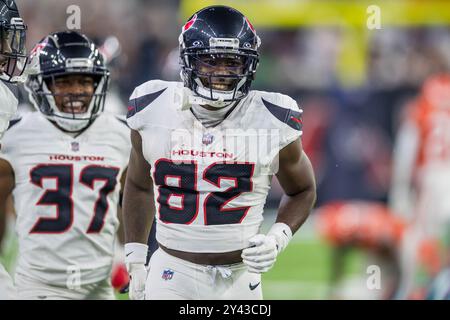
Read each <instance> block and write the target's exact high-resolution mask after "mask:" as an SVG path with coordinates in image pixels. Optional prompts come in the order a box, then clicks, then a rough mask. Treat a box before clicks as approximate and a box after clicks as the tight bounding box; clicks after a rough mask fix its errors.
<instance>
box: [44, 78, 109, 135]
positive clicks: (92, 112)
mask: <svg viewBox="0 0 450 320" xmlns="http://www.w3.org/2000/svg"><path fill="white" fill-rule="evenodd" d="M51 79H52V80H47V81H44V84H43V91H44V92H45V94H44V95H45V96H46V99H47V102H48V107H49V108H50V110H49V112H48V115H49V116H50V119H51V120H52V121H54V122H55V123H56V124H57V125H58V126H59V127H60V128H62V129H63V130H65V131H67V132H79V131H81V130H83V129H85V128H87V127H88V126H89V125H90V124H91V123H92V122H93V121H94V119H95V118H96V117H97V116H98V115H99V114H100V113H101V112H102V111H103V108H104V105H103V102H104V96H105V90H106V85H105V81H107V79H106V78H103V77H102V78H100V80H99V81H95V80H94V83H93V86H94V92H93V93H92V94H87V93H81V94H73V93H66V94H59V95H58V94H55V93H53V92H51V91H50V90H49V87H48V83H49V81H54V78H51ZM57 100H59V103H58V105H57Z"/></svg>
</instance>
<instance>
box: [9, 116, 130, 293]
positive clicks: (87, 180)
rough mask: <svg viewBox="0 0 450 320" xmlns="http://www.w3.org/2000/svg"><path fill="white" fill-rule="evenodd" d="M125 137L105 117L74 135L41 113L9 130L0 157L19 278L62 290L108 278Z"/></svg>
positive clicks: (120, 126) (118, 124) (124, 130)
mask: <svg viewBox="0 0 450 320" xmlns="http://www.w3.org/2000/svg"><path fill="white" fill-rule="evenodd" d="M129 139H130V138H129V128H128V127H127V125H126V123H125V122H124V121H121V120H119V119H118V118H117V117H115V116H113V115H109V114H106V113H104V114H101V115H100V116H99V117H98V118H97V119H96V120H95V121H94V123H93V124H92V125H91V126H90V127H89V128H87V129H86V130H85V131H84V132H82V133H81V134H80V135H78V136H77V137H72V135H69V134H66V133H64V132H63V131H61V130H59V129H58V128H57V127H55V126H54V125H53V124H52V123H51V122H50V121H48V120H47V119H46V118H45V117H44V116H43V115H42V114H41V113H39V112H32V113H27V114H25V115H24V116H23V117H22V118H21V119H20V120H18V121H16V122H15V123H13V124H12V126H11V127H10V129H8V130H7V131H6V133H5V135H4V137H3V140H2V149H1V153H0V157H1V158H4V159H6V160H7V161H8V162H9V163H10V164H11V166H12V168H13V169H14V174H15V188H14V190H13V197H14V206H15V209H16V212H17V222H16V232H17V234H18V237H19V249H20V252H19V260H18V263H17V268H16V272H17V273H20V274H23V275H26V276H28V277H31V278H33V279H35V280H38V281H42V282H45V283H51V284H53V285H61V286H66V285H69V286H70V285H78V284H81V285H85V284H89V283H93V282H97V281H101V280H104V279H105V278H106V277H108V276H109V274H110V270H111V264H112V260H113V253H114V244H115V239H116V230H117V228H118V224H119V222H118V218H117V204H118V201H119V192H120V177H121V175H122V173H123V172H124V170H125V168H126V167H127V165H128V159H129V154H130V149H131V145H130V140H129Z"/></svg>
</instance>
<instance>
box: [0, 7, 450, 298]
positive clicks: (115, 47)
mask: <svg viewBox="0 0 450 320" xmlns="http://www.w3.org/2000/svg"><path fill="white" fill-rule="evenodd" d="M17 2H18V6H19V8H20V10H21V13H22V16H23V18H24V20H25V22H26V23H27V25H28V27H29V30H28V38H27V44H28V49H29V50H31V49H32V47H33V44H35V43H36V42H38V41H39V40H40V39H41V38H43V37H44V36H45V35H47V34H48V33H49V32H53V31H59V30H63V29H66V19H67V17H68V14H67V13H66V9H67V7H68V6H69V5H73V4H75V5H78V6H79V7H80V8H81V31H82V32H83V33H85V34H87V35H88V36H90V37H92V38H94V39H95V40H96V41H97V42H98V43H99V44H102V45H103V49H104V52H105V53H106V54H108V55H110V58H111V64H110V67H111V70H112V79H113V82H112V85H111V89H110V97H109V101H107V109H109V110H110V111H112V112H118V113H125V108H126V101H127V99H128V96H129V95H130V93H131V92H132V90H133V88H134V87H135V86H136V85H138V84H140V83H142V82H145V81H147V80H149V79H155V78H161V79H165V80H177V79H178V78H179V76H178V73H179V67H178V54H177V53H178V47H177V45H178V35H179V32H180V30H181V25H182V24H183V23H184V21H185V20H186V19H187V18H188V17H189V16H190V14H192V13H193V12H195V11H196V10H197V9H199V8H201V7H204V6H207V5H211V4H226V5H230V6H232V7H235V8H236V9H239V10H241V11H242V12H243V13H244V14H246V15H247V16H248V17H249V19H250V21H251V22H252V23H253V25H254V26H255V28H256V30H257V32H258V34H259V36H260V37H261V39H262V46H261V62H260V66H259V69H258V72H257V76H256V81H255V82H254V86H253V88H254V89H260V90H265V91H279V92H282V93H284V94H288V95H290V96H292V97H294V98H295V99H296V100H297V101H298V103H299V105H300V106H301V107H302V108H303V109H304V121H303V122H304V136H303V145H304V148H305V150H306V152H307V153H308V155H309V157H310V159H311V160H312V162H313V166H314V169H315V174H316V179H317V187H318V199H317V205H316V207H317V208H322V207H323V206H324V205H327V204H329V203H333V202H335V201H346V202H348V201H355V200H359V201H364V202H372V203H377V204H380V205H388V203H389V191H390V188H391V180H392V167H393V165H392V163H393V155H394V151H395V149H394V144H395V137H396V133H397V131H398V129H399V126H400V123H401V119H402V117H403V116H404V114H405V113H406V111H405V110H406V109H407V106H408V104H409V103H410V102H411V101H413V99H415V98H416V96H417V95H418V94H419V91H420V88H421V87H422V85H423V83H424V81H425V80H426V79H427V78H428V77H430V76H431V75H433V74H437V73H442V72H448V71H449V67H450V1H444V0H442V1H434V0H429V1H419V0H417V1H414V0H410V1H408V0H396V1H350V0H339V1H331V0H321V1H313V0H310V1H308V0H304V1H302V0H277V1H274V0H246V1H237V0H236V1H193V0H165V1H150V0H127V1H125V0H95V1H90V0H58V1H56V0H39V1H35V0H18V1H17ZM372 4H375V5H378V6H379V7H380V9H381V11H380V13H381V29H374V30H369V29H368V28H367V25H366V22H367V19H368V17H369V16H370V15H369V14H368V13H367V11H366V10H367V8H368V7H369V6H370V5H372ZM22 98H23V100H22V105H21V111H22V112H24V111H26V110H27V109H28V108H30V107H29V105H28V103H27V99H26V96H25V95H23V96H22ZM449 165H450V162H449ZM280 194H281V190H280V188H279V186H278V185H277V183H276V181H274V186H273V189H272V192H271V194H270V198H269V200H268V203H267V211H266V213H265V215H266V218H267V219H266V220H267V222H266V225H265V226H264V227H265V228H267V225H268V224H269V223H270V222H272V221H273V220H274V218H275V216H274V214H275V212H276V207H277V204H278V201H279V199H280ZM363 211H364V210H363ZM318 218H319V213H318V211H315V212H313V214H312V216H311V218H310V219H309V220H308V222H307V223H306V224H305V226H304V227H303V228H302V229H301V230H300V231H299V232H298V234H297V235H296V236H295V238H294V240H293V242H292V243H291V244H290V246H289V247H288V249H287V251H286V252H284V253H283V254H282V255H281V256H280V257H279V260H278V262H277V264H276V266H275V267H274V268H273V269H272V270H271V271H270V272H269V273H267V274H266V275H264V281H263V289H264V295H265V298H266V299H326V298H342V299H346V298H354V299H359V298H363V299H365V298H367V299H379V298H383V297H384V298H385V297H386V294H387V293H386V290H384V288H382V290H369V289H368V288H367V285H366V283H367V279H368V276H369V274H368V273H367V267H368V266H369V265H372V264H374V263H375V264H377V263H378V262H379V261H380V260H379V259H380V255H377V253H375V254H374V253H373V252H371V251H370V250H367V247H364V246H362V247H358V246H354V245H351V244H350V245H348V246H343V247H342V246H341V247H340V249H337V242H336V241H333V240H332V239H331V240H330V238H327V237H324V236H322V235H321V233H320V232H318V230H320V226H318V224H319V223H320V219H318ZM9 226H10V227H11V228H9V231H8V234H9V236H8V237H7V239H6V241H5V242H4V243H3V248H2V249H3V251H2V252H3V253H2V254H3V256H2V259H3V261H4V262H5V264H6V265H7V267H8V268H9V269H10V270H12V269H13V267H14V259H15V255H16V254H17V253H16V248H15V246H16V242H15V239H14V234H13V230H11V229H12V228H13V226H14V223H13V222H10V225H9ZM394 243H395V241H393V240H392V241H391V242H389V243H388V246H389V245H392V246H394V245H395V244H394ZM369 247H370V246H369ZM342 248H344V249H343V250H346V251H345V252H346V254H345V259H344V260H345V261H344V263H343V264H342V265H339V266H338V264H336V261H337V259H338V258H337V252H338V251H339V250H341V249H342ZM341 253H342V252H341ZM338 255H339V254H338ZM374 261H375V262H374ZM377 261H378V262H377ZM380 263H382V262H380ZM388 265H389V263H388ZM383 268H384V267H382V268H381V271H382V273H381V274H382V277H383V279H382V281H384V280H385V278H389V277H390V276H391V275H392V277H394V279H393V280H392V279H390V280H391V281H393V282H392V283H395V281H397V280H398V277H399V275H398V273H396V272H395V270H394V271H392V270H391V271H392V272H390V273H389V276H387V277H384V275H385V273H383V272H384V271H385V270H386V268H390V267H389V266H386V267H385V268H384V269H383ZM338 269H339V270H338ZM394 269H395V267H394ZM337 270H338V271H337ZM337 273H339V274H343V276H341V275H337ZM386 281H387V280H386ZM424 281H425V282H427V281H428V280H424ZM383 284H384V282H383ZM419 297H424V296H423V295H422V296H419ZM122 298H123V297H122Z"/></svg>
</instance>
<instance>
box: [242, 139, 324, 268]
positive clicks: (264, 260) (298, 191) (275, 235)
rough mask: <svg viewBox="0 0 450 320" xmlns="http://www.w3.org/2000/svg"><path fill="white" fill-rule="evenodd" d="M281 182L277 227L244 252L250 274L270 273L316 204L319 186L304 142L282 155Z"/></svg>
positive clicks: (260, 236) (253, 240)
mask: <svg viewBox="0 0 450 320" xmlns="http://www.w3.org/2000/svg"><path fill="white" fill-rule="evenodd" d="M276 175H277V178H278V181H279V182H280V185H281V187H282V188H283V190H284V193H285V194H284V195H283V197H282V198H281V202H280V207H279V209H278V215H277V219H276V222H275V224H274V225H273V226H272V227H271V229H270V230H269V232H268V233H267V235H264V234H258V235H256V236H254V237H253V238H251V239H250V247H249V248H247V249H244V250H243V251H242V258H243V262H244V263H245V264H246V265H247V267H248V270H249V272H253V273H263V272H267V271H268V270H269V269H270V268H271V267H272V266H273V265H274V263H275V260H276V258H277V255H278V254H279V253H280V252H281V251H283V250H284V249H285V248H286V247H287V245H288V243H289V241H290V240H291V238H292V235H293V234H294V233H295V232H296V231H297V230H298V229H299V228H300V227H301V225H302V224H303V223H304V222H305V221H306V219H307V217H308V215H309V213H310V212H311V210H312V208H313V206H314V203H315V201H316V183H315V179H314V173H313V169H312V166H311V162H310V161H309V159H308V157H307V155H306V154H305V152H304V151H303V148H302V144H301V140H300V138H298V139H297V140H296V141H294V142H292V143H290V144H289V145H288V146H286V147H285V148H283V149H282V150H281V151H280V153H279V170H278V172H277V174H276Z"/></svg>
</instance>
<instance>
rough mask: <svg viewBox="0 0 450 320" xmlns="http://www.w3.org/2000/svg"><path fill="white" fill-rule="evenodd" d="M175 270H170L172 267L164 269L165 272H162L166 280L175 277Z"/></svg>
mask: <svg viewBox="0 0 450 320" xmlns="http://www.w3.org/2000/svg"><path fill="white" fill-rule="evenodd" d="M173 273H174V272H173V271H172V270H170V269H166V270H164V272H163V274H162V278H163V279H164V280H170V279H172V278H173Z"/></svg>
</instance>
